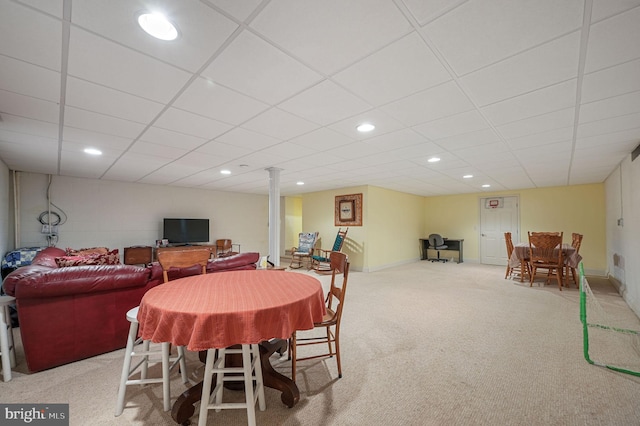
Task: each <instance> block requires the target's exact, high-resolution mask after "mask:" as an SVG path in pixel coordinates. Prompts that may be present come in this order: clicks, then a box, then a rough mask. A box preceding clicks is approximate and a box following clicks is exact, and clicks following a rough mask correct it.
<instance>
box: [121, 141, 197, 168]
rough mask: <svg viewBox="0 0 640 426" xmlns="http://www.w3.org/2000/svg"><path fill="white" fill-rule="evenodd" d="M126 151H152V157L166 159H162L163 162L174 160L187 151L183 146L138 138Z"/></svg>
mask: <svg viewBox="0 0 640 426" xmlns="http://www.w3.org/2000/svg"><path fill="white" fill-rule="evenodd" d="M127 152H130V153H134V154H144V153H152V154H153V156H154V157H159V158H163V159H166V160H167V161H164V163H167V162H168V160H175V159H177V158H180V157H182V156H183V155H185V154H186V153H188V152H189V151H188V150H187V149H185V148H180V147H176V146H168V145H162V144H159V143H153V142H147V141H144V140H139V141H136V142H135V143H134V144H133V145H131V147H130V148H129V149H128V150H127Z"/></svg>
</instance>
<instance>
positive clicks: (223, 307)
mask: <svg viewBox="0 0 640 426" xmlns="http://www.w3.org/2000/svg"><path fill="white" fill-rule="evenodd" d="M324 313H325V305H324V297H323V292H322V286H321V284H320V281H318V280H317V279H316V278H314V277H312V276H309V275H304V274H299V273H296V272H285V271H269V270H253V271H229V272H219V273H213V274H206V275H195V276H191V277H186V278H181V279H178V280H175V281H171V282H168V283H166V284H162V285H159V286H157V287H154V288H152V289H151V290H149V291H148V292H147V293H145V295H144V296H143V298H142V301H141V302H140V310H139V312H138V322H139V323H140V327H139V334H140V336H141V337H142V338H143V339H145V340H151V341H153V342H171V343H173V344H174V345H180V346H186V347H187V348H188V349H189V350H192V351H201V350H205V349H210V348H225V347H228V346H231V345H235V344H242V343H244V344H249V343H259V342H262V341H264V340H269V339H272V338H281V339H287V338H289V337H290V336H291V333H293V331H295V330H308V329H311V328H313V324H314V322H320V321H321V320H322V316H323V315H324Z"/></svg>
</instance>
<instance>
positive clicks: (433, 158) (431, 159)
mask: <svg viewBox="0 0 640 426" xmlns="http://www.w3.org/2000/svg"><path fill="white" fill-rule="evenodd" d="M427 161H428V162H429V163H437V162H438V161H440V158H438V157H431V158H429V159H428V160H427Z"/></svg>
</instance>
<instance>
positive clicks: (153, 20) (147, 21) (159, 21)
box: [138, 12, 178, 41]
mask: <svg viewBox="0 0 640 426" xmlns="http://www.w3.org/2000/svg"><path fill="white" fill-rule="evenodd" d="M138 25H140V27H141V28H142V29H143V30H144V31H145V32H146V33H147V34H149V35H150V36H152V37H155V38H157V39H160V40H165V41H171V40H175V39H176V38H178V30H177V29H176V27H175V25H173V24H172V23H171V21H169V20H168V19H167V18H166V17H165V16H164V15H163V14H161V13H157V12H154V13H145V12H142V13H140V15H138Z"/></svg>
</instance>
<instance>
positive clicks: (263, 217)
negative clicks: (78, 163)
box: [0, 173, 269, 254]
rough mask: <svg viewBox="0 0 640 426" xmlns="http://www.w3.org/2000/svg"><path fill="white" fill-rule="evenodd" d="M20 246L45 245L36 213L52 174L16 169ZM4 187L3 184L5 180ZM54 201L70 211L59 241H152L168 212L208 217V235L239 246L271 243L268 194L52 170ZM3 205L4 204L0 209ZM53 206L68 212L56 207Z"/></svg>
mask: <svg viewBox="0 0 640 426" xmlns="http://www.w3.org/2000/svg"><path fill="white" fill-rule="evenodd" d="M18 178H19V185H20V186H19V187H20V203H21V209H20V224H21V228H20V231H19V236H20V242H19V246H20V247H27V246H46V245H47V240H46V238H45V235H43V234H42V233H41V229H42V224H41V223H40V222H39V221H38V216H39V215H40V214H41V213H42V212H47V211H48V202H47V185H48V179H49V177H48V175H43V174H36V173H18ZM3 187H4V185H3ZM50 194H51V201H52V203H53V204H55V205H56V206H58V207H59V208H60V210H62V211H63V212H64V213H65V214H66V215H67V221H66V223H64V224H63V225H61V226H60V227H59V236H58V242H57V244H56V245H57V247H60V248H63V249H64V248H67V247H71V248H82V247H94V246H106V247H109V248H112V249H114V248H117V249H119V250H120V254H122V251H123V248H124V247H128V246H132V245H154V244H155V240H156V239H160V238H162V219H163V218H165V217H186V218H208V219H209V220H210V238H211V241H212V242H213V241H215V240H216V239H219V238H230V239H231V240H233V242H234V243H239V244H240V245H241V251H243V252H246V251H257V252H259V253H266V252H267V251H268V248H269V229H268V217H269V197H268V196H267V195H252V194H237V193H231V192H222V191H210V190H201V189H193V188H178V187H170V186H163V185H147V184H137V183H122V182H114V181H104V180H97V179H82V178H73V177H65V176H53V177H52V183H51V188H50ZM0 210H2V211H4V210H5V209H0ZM51 210H52V211H53V212H57V213H59V214H60V215H61V216H64V215H63V214H62V213H61V212H60V210H58V209H56V208H55V207H52V209H51Z"/></svg>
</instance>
